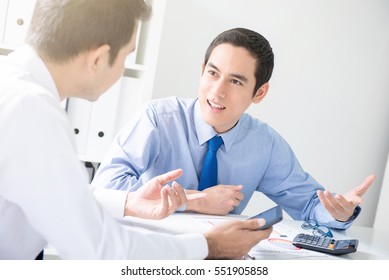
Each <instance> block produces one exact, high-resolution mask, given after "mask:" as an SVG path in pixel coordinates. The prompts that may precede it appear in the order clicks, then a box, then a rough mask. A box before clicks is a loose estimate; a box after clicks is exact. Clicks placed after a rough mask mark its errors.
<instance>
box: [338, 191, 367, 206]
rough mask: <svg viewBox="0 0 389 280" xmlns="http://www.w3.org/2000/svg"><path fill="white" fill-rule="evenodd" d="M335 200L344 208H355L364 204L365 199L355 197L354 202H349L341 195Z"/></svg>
mask: <svg viewBox="0 0 389 280" xmlns="http://www.w3.org/2000/svg"><path fill="white" fill-rule="evenodd" d="M335 199H336V200H337V201H338V202H339V203H340V204H341V205H342V206H343V208H355V207H356V206H358V205H359V204H362V203H363V202H364V199H363V198H362V197H360V196H355V197H354V198H353V200H351V201H349V200H347V199H346V198H345V197H344V196H343V195H341V194H336V195H335Z"/></svg>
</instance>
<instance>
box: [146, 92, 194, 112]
mask: <svg viewBox="0 0 389 280" xmlns="http://www.w3.org/2000/svg"><path fill="white" fill-rule="evenodd" d="M195 100H196V99H182V98H179V97H177V96H171V97H167V98H160V99H154V100H152V101H150V102H149V104H148V108H150V109H152V110H153V111H155V112H156V113H157V114H171V113H175V112H182V111H186V110H189V109H190V108H191V107H192V106H193V103H194V102H195Z"/></svg>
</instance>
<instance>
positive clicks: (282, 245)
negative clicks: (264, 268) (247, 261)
mask: <svg viewBox="0 0 389 280" xmlns="http://www.w3.org/2000/svg"><path fill="white" fill-rule="evenodd" d="M245 218H247V217H245V216H238V215H228V216H225V217H221V216H210V215H201V214H190V213H189V214H188V213H185V214H173V215H172V216H170V217H168V218H166V219H163V220H158V221H153V220H143V219H138V218H132V217H125V218H124V219H121V220H120V221H121V222H122V223H123V224H125V225H126V226H127V227H129V228H134V229H136V230H144V231H157V232H165V233H172V234H179V233H187V232H204V231H206V230H208V229H209V228H210V227H212V225H211V223H218V222H222V221H224V220H228V219H245ZM301 224H302V221H294V220H283V221H282V222H281V223H279V224H277V225H274V226H273V233H272V235H271V236H270V238H269V239H268V240H264V241H261V242H260V243H259V244H258V245H257V246H256V247H254V248H253V250H251V251H250V254H251V255H254V256H255V258H256V259H270V260H272V259H304V260H306V259H346V260H347V259H349V260H353V259H355V260H389V242H388V240H387V236H389V232H387V231H385V230H380V229H374V228H368V227H358V226H351V228H349V229H348V230H346V231H344V230H332V231H333V233H334V238H335V239H358V240H359V245H358V248H357V252H355V253H351V254H347V255H342V256H332V255H328V254H323V253H318V252H313V251H307V250H292V247H291V246H293V245H291V242H290V241H291V240H293V238H294V237H295V236H296V234H297V233H300V232H306V233H310V232H309V231H307V230H303V229H302V228H301V227H300V225H301ZM294 249H296V248H294Z"/></svg>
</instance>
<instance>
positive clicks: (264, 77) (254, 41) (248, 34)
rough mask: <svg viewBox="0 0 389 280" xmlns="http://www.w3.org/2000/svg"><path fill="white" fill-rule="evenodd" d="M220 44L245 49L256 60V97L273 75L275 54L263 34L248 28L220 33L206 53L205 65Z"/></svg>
mask: <svg viewBox="0 0 389 280" xmlns="http://www.w3.org/2000/svg"><path fill="white" fill-rule="evenodd" d="M220 44H231V45H233V46H236V47H243V48H245V49H246V50H247V51H248V52H249V53H250V54H251V55H252V56H253V57H254V58H255V59H256V60H257V65H256V69H255V73H254V75H255V79H256V83H255V87H254V95H255V93H256V92H257V90H258V89H259V88H260V87H261V86H262V85H263V84H264V83H266V82H268V81H269V80H270V78H271V75H272V73H273V67H274V54H273V50H272V48H271V46H270V44H269V42H268V41H267V40H266V38H265V37H263V36H262V35H261V34H259V33H257V32H255V31H253V30H250V29H246V28H233V29H230V30H226V31H224V32H222V33H220V34H219V35H218V36H217V37H216V38H215V39H213V41H212V42H211V44H210V45H209V47H208V49H207V52H206V53H205V58H204V65H206V64H207V63H208V60H209V57H210V56H211V54H212V51H213V49H214V48H215V47H217V46H218V45H220Z"/></svg>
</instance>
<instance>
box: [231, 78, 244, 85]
mask: <svg viewBox="0 0 389 280" xmlns="http://www.w3.org/2000/svg"><path fill="white" fill-rule="evenodd" d="M231 83H233V84H234V85H238V86H241V85H243V84H242V82H241V81H239V80H237V79H232V80H231Z"/></svg>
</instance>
